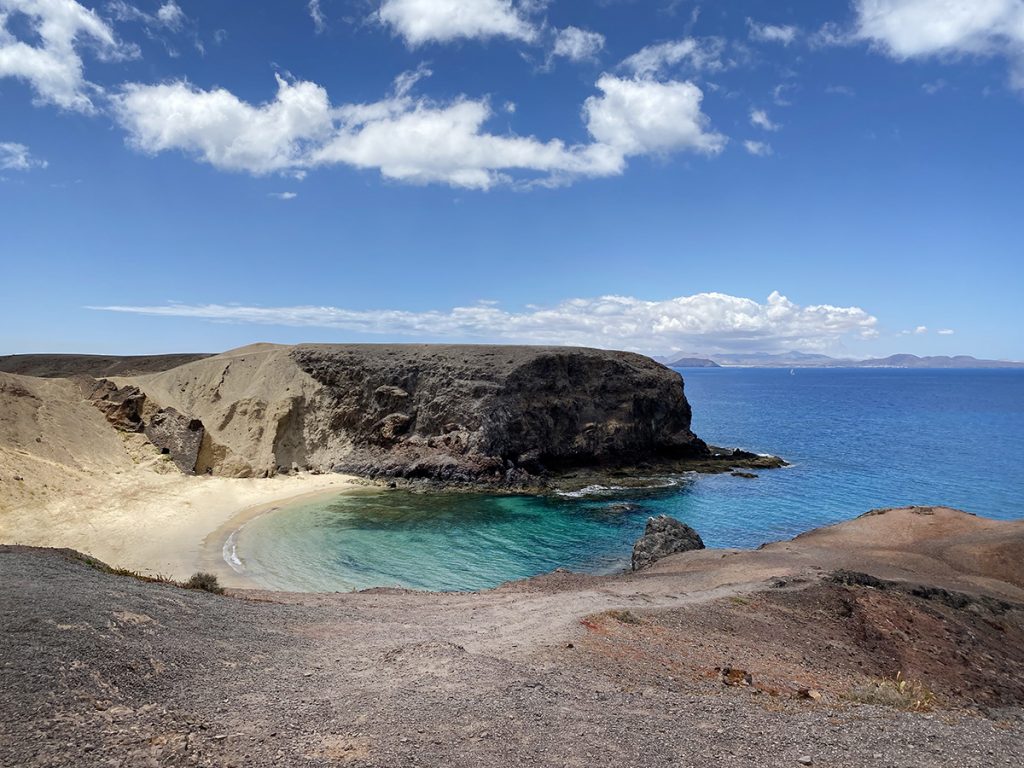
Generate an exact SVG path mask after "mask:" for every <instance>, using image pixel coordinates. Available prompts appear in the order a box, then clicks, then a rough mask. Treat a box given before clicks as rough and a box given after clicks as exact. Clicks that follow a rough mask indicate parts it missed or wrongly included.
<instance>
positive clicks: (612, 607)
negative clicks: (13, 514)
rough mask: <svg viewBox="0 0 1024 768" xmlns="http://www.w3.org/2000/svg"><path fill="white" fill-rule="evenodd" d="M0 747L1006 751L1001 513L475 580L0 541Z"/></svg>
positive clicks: (607, 753)
mask: <svg viewBox="0 0 1024 768" xmlns="http://www.w3.org/2000/svg"><path fill="white" fill-rule="evenodd" d="M0 626H2V631H0V690H3V692H4V695H3V696H2V697H0V765H5V766H6V765H11V766H66V765H82V766H93V765H96V766H99V765H110V766H115V765H123V766H147V765H157V766H159V765H174V766H178V765H181V766H184V765H205V766H231V765H236V766H292V765H303V766H338V765H351V766H417V765H419V766H466V767H467V768H469V767H473V768H475V767H476V766H532V765H538V766H583V765H594V764H599V765H609V766H660V765H673V766H707V765H756V766H799V765H820V766H858V767H859V766H993V765H1005V766H1018V765H1020V755H1021V747H1022V745H1024V523H1021V522H1015V523H1008V522H995V521H990V520H985V519H983V518H977V517H973V516H970V515H967V514H965V513H962V512H956V511H954V510H948V509H942V508H911V509H907V510H884V511H878V512H874V513H871V514H869V515H866V516H863V517H860V518H858V519H856V520H853V521H850V522H848V523H844V524H842V525H838V526H833V527H831V528H825V529H821V530H818V531H814V532H812V533H809V534H805V535H803V536H800V537H797V538H796V539H794V540H792V541H786V542H780V543H778V544H772V545H769V546H766V547H764V548H762V549H760V550H757V551H737V550H724V551H723V550H696V551H691V552H686V553H684V554H679V555H673V556H670V557H666V558H664V559H662V560H660V561H658V562H657V563H655V564H654V565H653V566H652V567H651V568H649V569H647V570H643V571H640V572H637V573H634V574H626V575H621V576H615V577H582V576H578V575H574V574H568V573H554V574H551V575H549V576H544V577H538V578H536V579H532V580H530V581H526V582H521V583H515V584H510V585H507V586H505V587H503V588H500V589H498V590H493V591H490V592H483V593H478V594H427V593H410V592H402V591H389V590H372V591H368V592H363V593H354V594H342V595H295V594H281V593H251V592H236V593H233V594H231V595H230V596H218V595H213V594H208V593H205V592H197V591H188V590H183V589H180V588H176V587H172V586H167V585H162V584H154V583H146V582H142V581H139V580H137V579H134V578H131V577H126V576H119V575H115V574H112V573H109V572H107V571H105V570H103V569H102V568H100V567H97V566H96V565H95V564H89V563H88V562H86V561H85V560H84V559H83V558H82V557H81V556H77V555H75V554H74V553H71V552H68V551H57V550H42V549H28V548H18V547H2V548H0Z"/></svg>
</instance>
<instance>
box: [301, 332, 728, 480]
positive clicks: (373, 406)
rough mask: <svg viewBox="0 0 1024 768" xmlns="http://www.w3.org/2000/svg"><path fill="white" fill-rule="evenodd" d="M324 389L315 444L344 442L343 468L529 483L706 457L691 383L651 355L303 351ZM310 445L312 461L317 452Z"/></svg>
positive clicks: (356, 348)
mask: <svg viewBox="0 0 1024 768" xmlns="http://www.w3.org/2000/svg"><path fill="white" fill-rule="evenodd" d="M290 356H291V359H292V360H293V361H294V362H295V363H296V364H297V365H298V366H299V367H300V368H301V369H302V371H303V372H305V373H306V374H307V375H308V376H310V377H312V378H313V379H314V380H315V381H316V382H317V383H318V384H320V385H321V387H322V389H321V391H320V392H319V393H318V395H317V397H316V401H315V407H313V408H308V409H307V412H306V414H305V416H304V419H305V421H306V422H307V423H305V424H304V426H303V429H302V435H303V440H304V441H305V442H306V443H309V438H308V437H307V436H309V435H317V434H321V433H323V432H324V425H325V424H327V425H329V428H330V433H331V434H332V435H338V434H344V435H346V437H347V440H346V441H345V446H346V451H347V455H338V456H336V457H331V459H332V465H333V467H334V468H335V469H336V470H340V471H346V472H353V473H356V474H362V475H369V476H371V477H405V478H428V479H431V480H439V481H444V482H470V483H472V482H481V481H483V482H490V483H495V484H503V485H517V484H527V485H528V484H529V482H530V478H532V477H539V476H543V475H544V474H545V473H548V472H551V471H556V472H557V471H561V470H565V469H567V468H573V467H594V466H625V465H632V464H636V463H638V462H642V461H647V460H657V459H678V458H690V457H694V458H704V457H708V456H709V455H710V453H709V451H708V448H707V445H706V444H705V443H704V441H702V440H701V439H700V438H698V437H697V436H696V435H694V434H693V432H692V431H690V418H691V413H690V405H689V403H688V402H687V400H686V396H685V395H684V393H683V380H682V377H681V376H680V375H679V374H678V373H676V372H675V371H672V370H669V369H668V368H666V367H665V366H663V365H661V364H659V363H656V362H655V361H653V360H651V359H650V358H648V357H644V356H642V355H637V354H633V353H629V352H613V351H607V350H596V349H585V348H573V347H517V346H482V345H481V346H472V345H372V344H359V345H301V346H297V347H294V348H293V349H292V350H291V352H290ZM315 450H316V446H315V445H312V444H310V445H307V453H310V454H312V453H313V452H315Z"/></svg>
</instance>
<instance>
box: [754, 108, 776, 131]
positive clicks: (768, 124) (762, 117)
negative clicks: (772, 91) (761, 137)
mask: <svg viewBox="0 0 1024 768" xmlns="http://www.w3.org/2000/svg"><path fill="white" fill-rule="evenodd" d="M750 124H751V125H753V126H756V127H757V128H763V129H764V130H766V131H777V130H779V128H781V127H782V126H780V125H779V124H778V123H773V122H772V119H771V118H770V117H768V113H767V112H765V111H764V110H763V109H752V110H750Z"/></svg>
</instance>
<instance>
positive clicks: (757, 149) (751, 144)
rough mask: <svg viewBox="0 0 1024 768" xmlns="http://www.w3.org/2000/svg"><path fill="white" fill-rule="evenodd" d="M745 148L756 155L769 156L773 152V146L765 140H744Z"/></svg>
mask: <svg viewBox="0 0 1024 768" xmlns="http://www.w3.org/2000/svg"><path fill="white" fill-rule="evenodd" d="M743 148H744V149H745V150H747V152H749V153H750V154H752V155H754V156H755V157H768V155H770V154H772V147H771V145H770V144H766V143H765V142H763V141H750V140H747V141H744V142H743Z"/></svg>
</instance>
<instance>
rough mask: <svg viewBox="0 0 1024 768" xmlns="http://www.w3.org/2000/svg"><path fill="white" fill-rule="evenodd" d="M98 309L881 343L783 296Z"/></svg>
mask: <svg viewBox="0 0 1024 768" xmlns="http://www.w3.org/2000/svg"><path fill="white" fill-rule="evenodd" d="M90 308H91V309H99V310H106V311H111V312H125V313H131V314H140V315H151V316H159V317H188V318H201V319H206V320H212V321H222V322H233V323H251V324H259V325H285V326H294V327H307V328H308V327H316V328H334V329H338V330H344V331H349V332H353V333H360V334H376V335H386V336H390V337H407V338H414V339H415V338H420V339H444V338H448V339H472V340H478V341H492V342H502V341H504V342H528V343H543V344H572V345H585V346H595V347H608V348H617V349H633V350H637V351H641V352H659V351H665V350H683V349H702V350H705V351H708V352H711V351H748V350H764V351H769V350H781V349H785V350H790V349H802V350H822V349H828V348H830V347H832V346H834V345H835V344H836V343H838V342H839V341H841V340H842V339H844V338H847V337H860V338H872V337H874V336H875V335H876V333H877V332H876V330H875V326H876V325H877V322H878V321H877V319H876V318H874V317H873V316H871V315H870V314H868V313H867V312H866V311H864V310H863V309H861V308H860V307H836V306H831V305H828V304H820V305H812V306H800V305H797V304H795V303H794V302H792V301H790V300H789V299H787V298H786V297H785V296H783V295H781V294H780V293H778V292H773V293H772V294H771V295H770V296H768V298H767V300H766V301H764V302H758V301H754V300H753V299H748V298H741V297H737V296H730V295H728V294H723V293H698V294H695V295H692V296H680V297H678V298H674V299H667V300H663V301H647V300H643V299H638V298H634V297H630V296H602V297H599V298H589V299H569V300H566V301H563V302H561V303H559V304H556V305H554V306H552V307H546V308H543V307H530V308H527V309H525V310H524V311H521V312H512V311H508V310H505V309H502V308H501V307H499V306H496V305H495V304H494V303H493V302H479V303H477V304H474V305H471V306H466V307H454V308H452V309H449V310H436V311H428V312H408V311H403V310H396V309H381V310H352V309H345V308H341V307H313V306H296V307H255V306H239V305H224V304H205V305H189V304H168V305H165V306H105V307H90Z"/></svg>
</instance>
